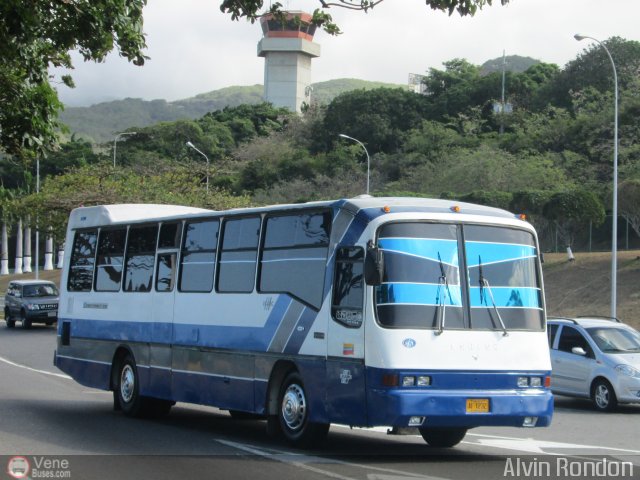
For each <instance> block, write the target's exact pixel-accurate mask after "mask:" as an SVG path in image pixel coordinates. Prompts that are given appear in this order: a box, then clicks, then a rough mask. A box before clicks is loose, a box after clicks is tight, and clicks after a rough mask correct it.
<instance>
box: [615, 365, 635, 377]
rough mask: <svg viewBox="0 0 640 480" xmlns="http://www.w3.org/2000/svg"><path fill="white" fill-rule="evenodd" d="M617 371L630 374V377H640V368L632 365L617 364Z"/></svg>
mask: <svg viewBox="0 0 640 480" xmlns="http://www.w3.org/2000/svg"><path fill="white" fill-rule="evenodd" d="M616 371H617V372H618V373H622V374H623V375H628V376H629V377H638V378H640V370H638V369H637V368H635V367H632V366H631V365H626V364H621V365H616Z"/></svg>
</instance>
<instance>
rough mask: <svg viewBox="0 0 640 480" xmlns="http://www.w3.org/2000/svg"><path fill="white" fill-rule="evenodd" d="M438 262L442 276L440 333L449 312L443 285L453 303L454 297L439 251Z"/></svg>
mask: <svg viewBox="0 0 640 480" xmlns="http://www.w3.org/2000/svg"><path fill="white" fill-rule="evenodd" d="M438 262H439V263H440V278H438V313H439V315H438V329H437V330H436V332H435V334H436V335H440V334H441V333H442V332H443V331H444V320H445V315H446V312H447V299H446V296H445V294H444V292H443V291H442V287H443V286H444V288H445V289H446V290H447V293H448V294H449V301H450V302H451V304H452V305H453V298H452V297H451V290H450V289H449V281H448V280H447V274H446V273H445V271H444V265H443V264H442V258H441V257H440V252H438Z"/></svg>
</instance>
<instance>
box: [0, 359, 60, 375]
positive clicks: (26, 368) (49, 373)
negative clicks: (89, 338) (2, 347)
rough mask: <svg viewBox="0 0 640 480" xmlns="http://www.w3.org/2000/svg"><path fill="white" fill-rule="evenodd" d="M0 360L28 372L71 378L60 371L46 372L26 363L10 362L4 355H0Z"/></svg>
mask: <svg viewBox="0 0 640 480" xmlns="http://www.w3.org/2000/svg"><path fill="white" fill-rule="evenodd" d="M0 362H3V363H6V364H7V365H11V366H12V367H18V368H23V369H25V370H29V371H30V372H36V373H42V374H44V375H51V376H52V377H58V378H65V379H67V380H71V377H70V376H68V375H63V374H62V373H54V372H47V371H46V370H38V369H37V368H31V367H27V366H26V365H20V364H19V363H15V362H12V361H11V360H7V359H6V358H4V357H0Z"/></svg>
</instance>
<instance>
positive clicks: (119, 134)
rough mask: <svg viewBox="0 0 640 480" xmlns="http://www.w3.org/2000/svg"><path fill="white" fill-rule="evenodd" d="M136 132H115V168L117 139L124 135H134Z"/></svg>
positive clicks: (114, 162) (114, 166) (114, 163)
mask: <svg viewBox="0 0 640 480" xmlns="http://www.w3.org/2000/svg"><path fill="white" fill-rule="evenodd" d="M136 133H137V132H120V133H116V136H115V138H114V139H113V168H116V144H117V143H118V139H119V138H120V137H122V136H124V135H135V134H136Z"/></svg>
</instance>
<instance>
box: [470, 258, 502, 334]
mask: <svg viewBox="0 0 640 480" xmlns="http://www.w3.org/2000/svg"><path fill="white" fill-rule="evenodd" d="M478 276H479V283H480V303H481V304H484V305H486V306H487V308H489V304H488V303H487V297H486V296H485V288H486V289H487V292H489V297H490V298H491V304H492V305H493V310H494V311H495V312H496V316H497V317H498V321H499V322H500V326H501V327H502V336H503V337H506V336H507V335H509V332H507V327H505V326H504V322H503V321H502V317H501V316H500V312H499V311H498V306H497V305H496V301H495V299H494V298H493V292H492V291H491V285H489V280H487V279H486V278H484V275H483V274H482V258H480V255H478ZM489 317H490V318H491V320H492V321H493V317H492V316H491V312H489Z"/></svg>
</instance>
